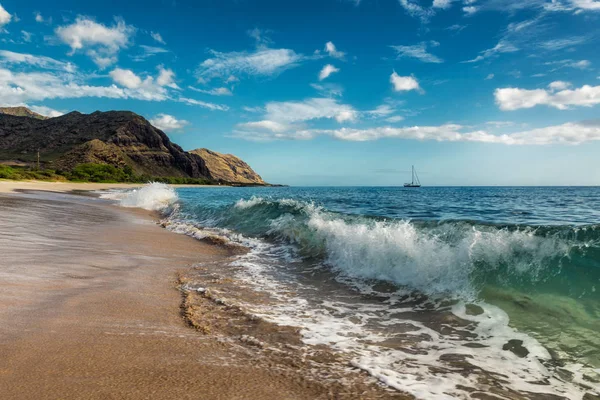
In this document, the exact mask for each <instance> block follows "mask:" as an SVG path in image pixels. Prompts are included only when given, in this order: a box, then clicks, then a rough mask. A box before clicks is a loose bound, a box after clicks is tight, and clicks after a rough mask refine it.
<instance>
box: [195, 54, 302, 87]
mask: <svg viewBox="0 0 600 400" xmlns="http://www.w3.org/2000/svg"><path fill="white" fill-rule="evenodd" d="M210 54H211V55H212V58H209V59H207V60H204V61H203V62H202V63H201V64H200V65H199V66H198V68H197V70H196V76H197V78H198V79H199V80H201V81H209V80H211V79H214V78H220V79H222V80H228V79H229V78H230V77H231V76H234V77H236V78H239V77H240V76H272V75H276V74H278V73H280V72H282V71H285V70H286V69H288V68H292V67H294V66H296V65H298V64H299V63H300V62H301V61H303V60H305V59H306V58H305V57H304V56H303V55H301V54H297V53H296V52H294V51H293V50H290V49H267V48H261V49H257V50H256V51H253V52H246V51H242V52H230V53H220V52H218V51H214V50H211V51H210Z"/></svg>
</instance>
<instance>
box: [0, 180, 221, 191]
mask: <svg viewBox="0 0 600 400" xmlns="http://www.w3.org/2000/svg"><path fill="white" fill-rule="evenodd" d="M142 186H144V184H141V183H93V182H46V181H13V180H2V179H0V193H10V192H14V191H18V190H40V191H50V192H60V193H68V192H73V191H94V190H109V189H130V188H131V189H134V188H139V187H142ZM169 186H171V187H207V188H211V187H223V186H217V185H169Z"/></svg>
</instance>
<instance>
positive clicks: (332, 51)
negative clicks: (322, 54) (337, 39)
mask: <svg viewBox="0 0 600 400" xmlns="http://www.w3.org/2000/svg"><path fill="white" fill-rule="evenodd" d="M325 51H326V52H327V54H329V56H330V57H333V58H339V59H343V58H344V57H345V56H346V53H344V52H343V51H339V50H338V49H337V48H336V47H335V44H333V42H327V43H325Z"/></svg>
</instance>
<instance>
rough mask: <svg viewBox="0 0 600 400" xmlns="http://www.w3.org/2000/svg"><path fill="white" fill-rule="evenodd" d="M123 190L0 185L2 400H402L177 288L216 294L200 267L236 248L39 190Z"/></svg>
mask: <svg viewBox="0 0 600 400" xmlns="http://www.w3.org/2000/svg"><path fill="white" fill-rule="evenodd" d="M124 186H125V185H112V184H111V185H103V184H73V183H46V182H35V183H31V182H0V192H4V193H3V194H0V249H1V252H2V257H1V259H0V398H2V399H123V398H127V399H149V398H152V399H175V398H177V399H184V398H190V399H191V398H194V399H316V398H400V397H402V398H404V396H401V395H400V394H399V393H397V392H393V391H390V390H389V389H386V388H384V387H383V386H381V385H378V384H376V383H375V382H374V381H373V380H372V379H369V378H368V377H366V376H365V374H362V373H360V372H359V371H352V370H348V371H345V372H343V373H340V372H339V371H338V372H335V371H330V369H329V367H328V364H329V360H330V359H331V357H332V355H331V354H328V353H327V352H326V351H323V352H321V353H320V354H319V353H315V352H313V353H311V354H312V356H311V357H306V352H303V349H302V347H303V345H302V344H301V343H300V340H299V336H298V333H297V331H296V330H295V329H293V328H291V327H276V326H272V325H270V324H268V323H266V322H264V321H260V320H256V319H254V318H252V317H251V316H248V315H246V314H245V313H244V312H243V310H240V309H239V308H236V307H234V306H228V305H224V304H223V303H222V302H219V301H216V300H218V299H214V298H211V296H209V295H207V294H203V295H202V294H199V293H197V292H190V291H182V290H181V286H182V285H184V287H185V285H186V284H187V282H189V280H190V279H191V278H190V276H191V277H193V278H194V279H206V280H210V283H211V284H213V285H215V284H220V281H219V280H218V278H215V276H212V275H211V271H210V268H211V267H210V266H216V265H220V264H222V261H223V260H226V259H227V258H228V257H231V256H232V254H233V253H235V251H238V250H232V249H228V248H225V247H219V246H215V245H211V244H207V243H202V242H200V241H198V240H194V239H192V238H189V237H186V236H183V235H176V234H173V233H170V232H168V231H167V230H165V229H163V228H161V227H160V226H159V225H158V224H157V223H156V222H157V221H156V220H157V217H156V215H154V214H152V213H150V212H147V211H143V210H124V209H121V208H118V207H116V206H114V205H112V204H109V203H108V202H106V201H102V200H99V199H96V198H92V197H86V196H75V195H71V194H65V193H49V192H38V190H46V191H51V192H69V191H72V190H98V189H109V188H115V187H124ZM17 189H24V190H35V191H36V192H30V191H27V192H19V193H7V192H10V191H13V190H17ZM198 263H200V264H198ZM223 285H225V286H229V287H231V288H232V290H235V287H234V286H235V285H234V283H232V282H230V281H227V282H225V281H223ZM286 349H287V350H286ZM336 374H338V375H336Z"/></svg>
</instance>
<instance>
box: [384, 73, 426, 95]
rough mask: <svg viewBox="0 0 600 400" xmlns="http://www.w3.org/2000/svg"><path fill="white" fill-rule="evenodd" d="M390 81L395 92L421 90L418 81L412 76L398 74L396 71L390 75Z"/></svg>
mask: <svg viewBox="0 0 600 400" xmlns="http://www.w3.org/2000/svg"><path fill="white" fill-rule="evenodd" d="M390 83H391V84H392V88H393V89H394V91H396V92H406V91H410V90H419V91H420V90H421V87H420V86H419V82H418V81H417V80H416V79H415V78H414V77H413V76H400V75H398V74H397V73H396V71H394V72H392V75H391V76H390Z"/></svg>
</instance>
